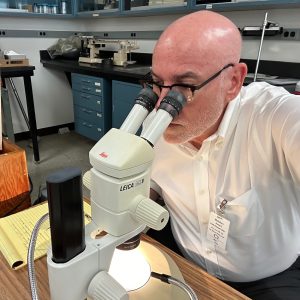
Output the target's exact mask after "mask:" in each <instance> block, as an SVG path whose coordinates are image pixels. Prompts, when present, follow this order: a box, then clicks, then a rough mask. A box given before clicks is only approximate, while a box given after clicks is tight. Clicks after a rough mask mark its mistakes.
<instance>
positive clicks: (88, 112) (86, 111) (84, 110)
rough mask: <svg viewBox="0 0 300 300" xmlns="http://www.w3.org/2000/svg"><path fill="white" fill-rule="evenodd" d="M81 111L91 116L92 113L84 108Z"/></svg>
mask: <svg viewBox="0 0 300 300" xmlns="http://www.w3.org/2000/svg"><path fill="white" fill-rule="evenodd" d="M82 111H83V112H85V113H87V114H91V113H92V111H91V110H87V109H86V108H82Z"/></svg>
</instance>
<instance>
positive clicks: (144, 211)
mask: <svg viewBox="0 0 300 300" xmlns="http://www.w3.org/2000/svg"><path fill="white" fill-rule="evenodd" d="M135 217H136V219H137V220H138V221H139V222H141V223H144V224H146V225H147V226H149V227H150V228H152V229H155V230H161V229H163V228H164V227H165V226H166V224H167V222H168V220H169V213H168V211H167V210H166V209H164V208H163V207H162V206H161V205H159V204H157V203H156V202H154V201H153V200H151V199H149V198H143V199H142V200H141V201H140V202H139V203H138V205H137V206H136V209H135Z"/></svg>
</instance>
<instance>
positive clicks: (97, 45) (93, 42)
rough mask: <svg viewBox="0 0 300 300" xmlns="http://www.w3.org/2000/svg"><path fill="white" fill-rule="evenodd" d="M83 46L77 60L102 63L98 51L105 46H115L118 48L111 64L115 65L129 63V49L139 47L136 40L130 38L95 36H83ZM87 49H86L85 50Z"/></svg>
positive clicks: (104, 48)
mask: <svg viewBox="0 0 300 300" xmlns="http://www.w3.org/2000/svg"><path fill="white" fill-rule="evenodd" d="M83 39H85V40H84V43H85V46H84V47H83V48H85V49H82V52H81V53H82V54H83V53H84V55H81V56H80V57H79V62H83V63H90V64H94V63H102V60H103V58H101V57H100V51H101V50H106V48H107V46H115V47H117V48H118V49H117V50H116V53H114V54H113V58H112V61H113V64H114V65H116V66H127V64H128V63H130V60H128V54H129V55H130V53H131V51H133V50H136V49H139V46H138V44H137V41H135V40H134V41H130V40H113V39H112V40H109V39H98V38H96V37H87V38H86V37H83ZM86 49H88V51H86Z"/></svg>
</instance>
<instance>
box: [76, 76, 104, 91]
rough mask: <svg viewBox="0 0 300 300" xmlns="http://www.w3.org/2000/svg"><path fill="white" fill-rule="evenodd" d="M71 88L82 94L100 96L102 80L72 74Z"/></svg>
mask: <svg viewBox="0 0 300 300" xmlns="http://www.w3.org/2000/svg"><path fill="white" fill-rule="evenodd" d="M72 88H73V89H74V90H77V91H80V92H84V93H90V94H94V95H102V88H103V79H102V78H99V77H93V76H85V75H80V74H75V73H72Z"/></svg>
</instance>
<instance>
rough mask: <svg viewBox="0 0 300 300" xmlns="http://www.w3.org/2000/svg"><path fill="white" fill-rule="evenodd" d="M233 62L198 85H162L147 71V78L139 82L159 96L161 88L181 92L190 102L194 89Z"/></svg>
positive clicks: (227, 66) (196, 89)
mask: <svg viewBox="0 0 300 300" xmlns="http://www.w3.org/2000/svg"><path fill="white" fill-rule="evenodd" d="M233 66H234V64H228V65H226V66H225V67H223V68H222V69H221V70H219V71H218V72H217V73H215V74H214V75H212V76H211V77H209V78H208V79H207V80H205V81H204V82H202V83H201V84H199V85H192V84H186V83H174V84H172V85H162V84H160V83H159V82H156V81H154V80H153V79H152V74H151V72H149V73H148V74H147V75H146V76H145V77H146V78H147V77H148V78H149V77H151V78H149V79H145V80H141V81H140V83H141V84H142V86H143V87H144V88H145V87H148V88H151V89H153V91H154V92H155V93H156V94H157V95H158V96H159V95H160V93H161V91H162V89H163V88H164V89H170V90H175V91H177V92H179V93H181V94H182V95H184V96H185V97H186V99H187V101H188V102H191V101H192V99H193V97H194V93H195V91H198V90H199V89H201V88H202V87H204V86H205V85H207V84H208V83H209V82H211V81H212V80H213V79H215V78H216V77H218V76H219V75H220V74H221V73H222V72H223V71H224V70H225V69H227V68H229V67H233Z"/></svg>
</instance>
